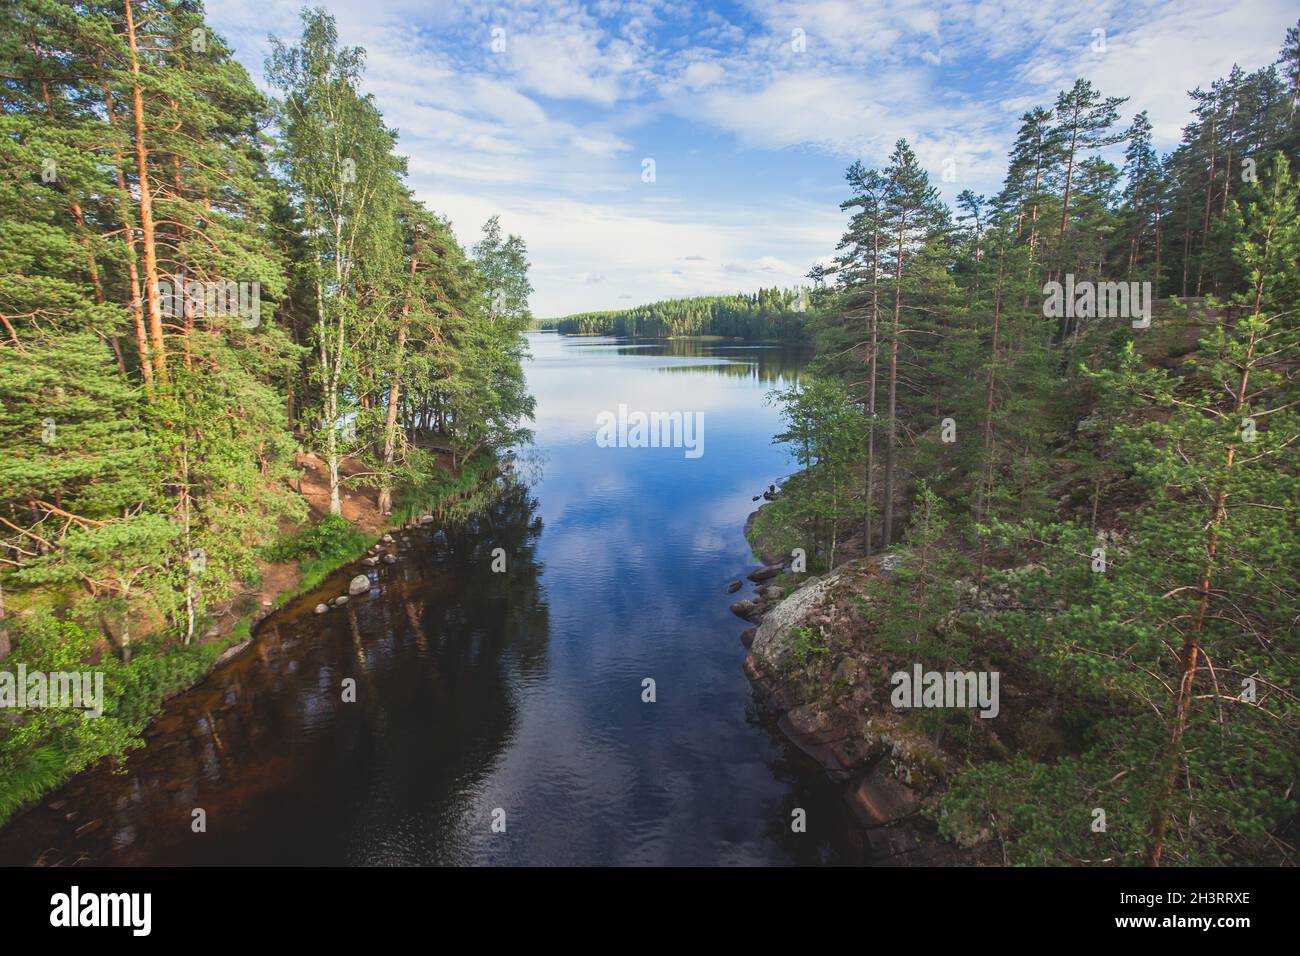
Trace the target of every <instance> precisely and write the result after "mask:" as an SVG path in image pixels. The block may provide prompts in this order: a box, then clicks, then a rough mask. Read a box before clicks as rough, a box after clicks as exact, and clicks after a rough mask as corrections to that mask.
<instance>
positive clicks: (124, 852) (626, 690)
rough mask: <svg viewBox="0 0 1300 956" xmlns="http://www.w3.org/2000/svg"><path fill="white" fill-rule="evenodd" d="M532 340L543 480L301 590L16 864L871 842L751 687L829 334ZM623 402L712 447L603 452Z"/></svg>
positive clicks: (681, 859) (592, 856)
mask: <svg viewBox="0 0 1300 956" xmlns="http://www.w3.org/2000/svg"><path fill="white" fill-rule="evenodd" d="M530 339H531V346H532V351H533V359H532V361H531V362H530V363H529V365H528V380H529V384H530V387H531V389H532V392H533V394H534V395H535V396H536V398H537V423H536V429H535V431H536V448H537V451H538V453H539V457H540V459H541V473H540V477H539V478H538V479H537V480H536V481H535V482H534V483H533V484H532V485H531V486H530V487H528V488H526V489H523V490H520V491H517V492H515V493H513V494H511V495H509V496H508V497H506V498H505V499H504V500H502V501H500V502H499V503H498V504H497V505H495V506H494V507H493V508H492V509H491V511H490V513H488V514H486V515H484V516H483V517H482V518H481V519H479V520H477V521H475V522H473V523H471V524H470V525H469V526H467V527H463V528H455V529H444V530H436V531H435V530H424V529H419V530H414V531H410V532H407V533H406V534H405V535H403V536H401V537H399V544H398V547H399V548H400V549H401V551H400V555H401V560H400V561H399V562H398V563H397V564H395V565H391V566H386V565H381V566H380V567H379V568H378V569H376V570H375V571H373V572H372V573H371V576H372V578H373V579H374V580H375V581H376V582H377V583H378V584H379V585H380V586H381V587H382V591H381V592H379V593H378V594H377V595H376V596H374V597H369V598H368V597H366V596H364V595H363V596H362V597H360V598H358V599H354V601H353V602H352V603H351V604H350V605H349V606H348V607H347V608H346V609H342V610H332V611H330V612H329V613H328V614H326V615H323V616H317V615H316V614H315V613H314V612H313V607H314V605H315V604H316V603H317V601H319V600H322V599H324V598H327V597H329V596H330V595H332V594H338V593H340V592H341V591H342V590H344V589H345V588H346V583H347V580H348V578H349V577H351V576H352V575H353V574H355V573H357V571H358V568H356V567H355V566H353V567H349V568H347V569H345V570H343V571H341V572H340V573H339V574H338V575H336V576H334V577H333V578H331V579H330V581H328V582H327V583H326V585H325V586H323V588H322V589H321V590H320V591H317V592H315V593H313V594H311V595H305V596H304V597H303V598H301V599H299V600H297V601H295V602H293V603H292V604H290V605H289V606H288V607H286V608H285V609H283V610H281V611H279V612H277V613H276V614H275V615H274V616H273V617H271V618H270V619H269V620H268V621H267V622H266V623H265V624H264V625H263V626H262V627H261V629H260V630H259V631H258V635H257V639H256V641H255V642H254V645H253V647H252V648H251V649H249V650H248V651H246V652H245V653H244V654H242V655H241V656H239V657H237V658H235V659H234V660H233V661H232V662H230V663H229V664H226V665H224V666H223V667H221V668H220V669H218V670H217V671H216V672H215V673H214V674H213V675H212V676H211V677H210V678H209V679H208V680H207V681H205V682H204V683H203V684H201V685H200V686H198V687H196V688H194V689H193V690H191V691H190V692H188V693H186V694H184V695H181V696H180V697H177V698H176V699H174V700H172V701H171V702H170V703H169V704H168V705H167V708H166V710H165V712H164V714H163V715H162V716H161V717H160V718H159V719H158V720H157V721H156V722H155V724H154V725H153V727H152V728H151V729H150V731H149V737H148V744H147V746H145V747H144V748H142V749H140V750H138V751H136V752H134V753H133V754H132V756H131V757H130V758H129V760H127V761H126V764H125V769H126V772H125V773H120V774H114V773H111V772H109V771H108V769H107V767H104V766H101V767H98V768H95V769H93V770H90V771H87V772H86V773H83V774H81V775H80V776H79V777H77V778H76V779H75V780H73V781H72V782H71V783H70V784H69V785H68V786H67V787H65V788H64V789H63V790H62V791H61V792H60V793H58V794H55V795H54V796H52V797H50V798H49V799H47V800H46V801H44V802H43V803H42V804H41V805H38V806H37V807H35V808H34V809H33V810H31V811H29V812H28V813H26V814H24V815H23V816H21V817H19V818H18V819H17V820H15V821H14V822H13V824H12V825H11V826H10V827H9V828H8V829H7V830H5V831H0V863H30V862H33V861H35V860H37V859H38V858H41V857H42V856H43V858H44V861H45V862H58V861H63V862H75V861H77V860H82V861H86V862H94V863H161V864H179V863H197V864H227V863H229V864H425V863H457V864H480V863H506V864H771V863H811V862H849V861H856V860H858V859H859V858H860V853H859V850H858V844H859V840H858V833H857V831H856V828H855V827H854V825H853V823H852V818H851V816H850V814H849V812H848V810H847V808H846V807H845V805H844V804H843V802H842V799H841V797H840V795H839V792H838V790H836V789H835V788H832V787H830V786H829V785H827V784H825V783H824V782H823V781H822V779H821V778H820V776H819V774H818V773H817V772H816V771H815V769H813V768H812V767H811V766H810V765H809V763H808V762H807V761H806V759H805V758H804V757H802V756H801V755H799V754H798V753H796V752H793V750H792V748H790V747H788V746H787V745H786V744H784V743H783V742H782V741H781V739H780V738H779V737H778V735H777V734H776V731H775V722H774V719H773V718H772V717H771V716H770V715H768V714H766V713H765V712H764V710H763V708H762V707H761V706H760V705H759V703H758V702H757V700H756V698H755V697H754V694H753V692H752V691H751V688H750V686H749V684H748V682H747V681H746V679H745V677H744V675H743V673H742V672H741V662H742V660H743V658H744V650H743V648H742V647H741V645H740V641H739V635H740V632H741V631H742V630H743V629H744V627H745V624H744V622H742V621H740V620H739V619H738V618H736V617H734V616H733V615H732V614H731V613H730V612H729V611H728V605H729V604H730V602H731V601H732V600H734V598H733V597H732V596H730V595H728V594H727V591H726V585H727V582H728V581H731V580H733V579H735V578H737V577H742V576H743V575H744V574H745V573H746V572H748V571H749V570H751V569H752V568H753V567H754V566H755V565H754V561H753V558H752V556H751V555H750V553H749V549H748V546H747V545H746V543H745V540H744V536H743V533H742V529H743V525H744V522H745V518H746V516H747V515H748V514H749V512H750V511H752V510H753V508H754V507H755V505H754V504H753V503H752V502H751V498H752V496H753V495H755V494H757V493H758V492H760V491H761V490H762V489H763V488H765V487H766V486H767V485H768V484H769V483H770V482H771V481H773V480H775V479H776V478H779V477H781V476H782V475H785V474H786V473H788V472H789V471H790V470H791V465H790V462H789V461H788V460H787V458H786V457H785V454H784V452H783V451H782V450H781V449H780V448H778V447H776V446H773V445H772V444H771V438H772V436H773V435H774V434H775V433H776V432H777V431H778V430H779V422H778V419H777V415H776V411H775V409H773V408H771V407H770V406H768V405H766V404H765V402H764V395H765V393H766V392H767V391H768V390H770V389H771V388H773V387H776V386H779V385H783V384H785V383H787V382H788V381H789V380H790V378H791V376H793V375H795V374H797V372H798V370H799V368H800V367H801V365H802V362H803V359H802V357H801V356H800V355H799V354H797V353H793V352H790V351H787V350H782V349H779V348H765V347H738V346H734V345H716V346H715V345H709V344H704V343H671V344H666V345H665V344H662V343H644V342H643V343H632V342H626V341H622V340H614V339H590V338H583V339H560V338H558V337H556V336H554V335H549V334H540V335H533V336H531V337H530ZM620 403H622V404H626V405H627V406H629V408H630V409H632V410H642V411H683V412H702V413H703V415H704V444H703V448H704V454H703V455H701V456H700V457H698V458H687V457H686V456H685V452H684V450H683V449H681V448H602V447H598V445H597V443H596V416H597V414H598V413H600V412H602V411H610V412H614V411H616V410H617V408H618V406H619V404H620ZM495 548H502V549H504V552H505V554H506V562H507V568H506V572H505V573H493V571H492V561H493V553H492V552H493V549H495ZM751 590H752V589H751V587H750V585H748V583H747V584H746V587H745V589H744V590H743V591H741V592H740V593H739V594H737V595H736V597H744V596H746V595H747V594H749V593H750V591H751ZM372 593H373V592H372ZM349 677H351V678H353V679H355V681H356V687H357V701H356V702H355V703H344V702H343V701H342V700H341V696H342V695H341V690H340V688H341V686H342V682H343V680H344V679H345V678H349ZM645 678H652V679H653V680H654V681H655V690H656V696H657V700H656V702H654V703H645V702H643V701H642V681H643V679H645ZM51 803H55V804H56V805H58V808H57V809H51V807H50V804H51ZM796 807H800V808H803V809H804V810H805V811H806V812H807V820H808V830H807V832H806V833H793V832H792V831H791V826H790V821H791V811H792V810H793V809H794V808H796ZM195 808H202V809H203V810H204V811H205V812H206V815H207V832H206V833H200V834H196V833H193V832H192V829H191V826H190V823H191V819H192V812H193V810H194V809H195ZM498 809H499V810H501V811H503V812H504V821H505V830H504V832H494V830H493V820H494V816H495V818H496V819H498V820H500V819H501V814H494V811H497V810H498ZM68 815H72V819H71V820H69V819H67V817H68ZM79 830H80V831H82V832H80V833H78V831H79Z"/></svg>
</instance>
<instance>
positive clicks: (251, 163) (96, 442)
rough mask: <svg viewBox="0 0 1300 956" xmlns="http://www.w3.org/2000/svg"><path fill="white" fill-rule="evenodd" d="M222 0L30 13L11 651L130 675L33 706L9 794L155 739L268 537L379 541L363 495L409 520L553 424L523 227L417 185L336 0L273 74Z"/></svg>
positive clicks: (0, 312)
mask: <svg viewBox="0 0 1300 956" xmlns="http://www.w3.org/2000/svg"><path fill="white" fill-rule="evenodd" d="M201 11H202V8H201V6H199V5H196V4H192V3H187V2H182V0H127V2H125V3H123V2H116V3H79V2H78V3H68V2H60V0H19V2H16V3H13V4H6V5H5V8H4V11H3V12H2V13H0V64H2V65H0V76H2V77H3V82H0V101H2V104H3V108H2V109H0V125H2V126H3V129H2V131H0V161H2V162H0V225H2V227H3V228H2V230H0V232H2V235H3V239H2V240H0V318H2V319H3V329H0V446H2V447H3V448H4V450H5V454H4V456H3V460H0V545H2V546H3V547H2V548H0V660H2V661H5V662H6V667H14V666H18V665H24V666H25V667H26V668H27V669H28V670H29V671H37V670H39V671H56V670H66V669H75V668H77V667H79V666H81V665H85V664H87V663H95V664H96V666H97V667H98V668H99V669H100V670H102V671H103V672H104V673H105V674H106V675H107V676H106V684H107V690H106V698H107V701H106V706H105V711H104V716H103V717H102V718H100V719H97V720H88V719H86V718H85V715H84V714H82V713H80V712H76V711H60V710H55V709H37V710H30V711H26V712H22V713H20V714H18V713H15V712H13V711H6V714H5V719H4V721H3V723H2V724H0V821H2V820H3V819H4V818H5V817H7V816H8V815H9V814H11V813H12V812H13V811H14V810H15V809H17V808H18V807H20V806H22V805H23V804H24V803H26V802H27V801H29V800H31V799H33V798H35V797H37V796H39V795H40V793H41V792H43V791H44V790H46V789H48V788H49V787H50V786H52V785H54V784H56V783H57V782H59V781H60V780H62V779H65V778H66V777H67V776H68V775H69V774H71V773H73V772H75V771H76V770H77V769H79V768H81V767H83V766H85V765H87V764H88V763H90V762H93V761H94V760H97V759H99V758H100V757H103V756H110V755H112V756H115V755H120V754H121V753H122V752H123V751H124V750H125V749H126V748H128V747H130V746H133V745H134V744H135V743H137V742H138V740H139V737H138V735H139V733H140V731H141V730H142V729H143V727H144V726H145V724H146V723H147V722H148V719H149V717H150V716H151V715H152V714H153V713H154V712H155V711H156V708H157V707H158V706H159V704H160V703H161V700H162V698H163V697H164V696H166V695H167V694H169V693H173V692H175V691H176V690H177V689H179V688H182V687H184V686H186V684H187V683H189V682H191V681H192V680H194V679H195V678H196V677H198V676H200V675H201V674H202V673H203V672H204V671H205V670H206V668H207V667H208V666H210V665H211V662H212V660H213V659H214V658H215V656H216V653H217V651H218V650H219V648H216V647H210V646H204V645H202V644H201V639H202V635H203V633H204V631H205V629H206V627H207V625H208V622H209V621H210V620H211V617H212V615H213V614H214V612H215V611H217V610H218V609H228V607H229V604H230V601H231V600H232V598H234V597H235V596H237V595H238V594H240V593H241V592H243V591H245V590H247V589H248V588H250V587H253V586H255V585H256V584H257V581H258V579H259V576H260V574H261V568H262V567H263V566H264V565H265V563H266V562H268V561H275V560H287V559H294V558H302V559H304V560H309V561H311V562H315V564H316V565H317V569H318V570H323V569H325V568H324V564H328V563H329V562H330V561H333V562H336V563H337V562H341V561H343V560H346V559H348V558H351V557H352V556H353V552H355V551H356V550H357V549H358V548H359V547H360V548H364V546H365V545H366V544H368V543H369V541H368V540H366V539H365V538H364V536H363V535H361V534H360V533H359V532H357V531H356V529H354V528H353V527H351V526H350V525H349V523H348V522H346V521H345V520H344V518H343V517H342V513H343V511H344V510H345V509H344V507H343V505H344V503H345V499H347V498H349V497H351V494H352V493H353V492H356V491H358V490H359V489H361V488H366V489H369V491H370V492H371V493H373V494H376V495H377V508H378V512H379V513H380V514H381V515H387V514H389V513H390V512H392V511H393V510H394V508H395V506H396V507H398V508H399V511H400V513H399V514H398V515H397V516H395V517H394V518H393V519H391V520H394V521H396V520H398V519H399V518H400V517H401V513H409V512H410V511H411V510H412V509H417V508H418V509H420V510H421V511H423V510H426V509H428V508H432V507H435V506H436V505H437V504H438V502H439V501H440V500H442V499H445V498H447V497H449V496H450V497H455V496H459V495H466V494H468V493H469V492H471V491H473V490H474V487H473V486H474V485H475V483H477V482H481V481H483V480H486V476H490V475H491V474H492V473H493V471H494V468H493V465H492V461H493V459H494V458H495V456H496V455H497V454H498V453H499V452H500V451H501V450H503V449H505V448H507V447H508V446H514V445H516V444H518V443H519V442H521V441H525V440H527V437H528V433H527V430H526V428H525V427H524V426H525V422H526V419H527V418H528V417H529V416H530V415H531V413H532V400H531V399H530V398H529V396H528V395H527V392H526V389H525V386H524V379H523V372H522V368H521V361H522V358H523V355H524V348H525V346H524V342H523V338H522V335H521V332H522V331H523V330H524V329H525V328H526V327H527V325H528V323H529V320H530V315H529V311H528V296H529V293H530V291H531V288H530V285H529V282H528V275H527V272H528V261H527V250H526V247H525V245H524V242H523V240H522V239H521V238H519V237H518V236H513V235H504V234H503V233H502V231H501V229H500V226H499V224H498V222H497V220H496V218H495V217H493V218H492V219H491V220H489V221H488V223H486V224H485V225H484V227H483V232H482V237H481V239H480V241H478V242H477V243H476V244H475V245H474V246H473V247H472V248H471V249H469V250H466V249H463V248H462V247H461V246H460V244H459V243H458V241H457V240H456V237H455V236H454V234H453V233H452V229H451V225H450V223H449V222H448V221H447V220H446V219H445V218H443V217H441V216H439V215H438V214H437V213H436V212H434V211H432V210H430V209H428V208H427V207H425V206H424V205H423V204H422V203H421V202H420V201H419V200H417V199H416V198H415V197H414V196H413V195H412V194H411V191H410V190H409V188H408V187H407V185H406V183H405V179H404V177H405V171H406V160H405V158H404V157H403V156H402V155H401V154H400V152H399V150H398V134H397V131H396V130H393V129H390V128H389V127H388V126H387V125H386V124H385V123H384V119H383V116H382V115H381V114H380V112H379V110H378V109H377V108H376V106H375V103H374V101H373V99H372V98H371V97H370V96H369V95H368V94H366V93H365V92H364V88H363V82H364V81H363V74H364V62H365V56H364V51H362V50H361V49H359V48H352V47H346V46H342V45H340V43H339V39H338V35H337V31H336V28H335V25H334V20H333V18H332V17H331V16H330V15H329V14H328V13H326V12H324V11H323V10H318V9H317V10H305V11H304V12H303V14H302V33H301V36H300V37H299V38H297V39H294V40H292V41H281V40H273V46H272V52H271V55H270V56H269V57H268V59H267V62H266V79H267V82H268V85H269V86H270V87H271V88H272V89H273V91H274V92H275V94H276V95H275V98H274V99H270V98H268V97H266V96H264V95H263V94H262V93H261V92H259V91H258V89H257V87H256V86H255V85H254V83H253V81H252V79H251V78H250V77H249V75H248V74H247V73H246V71H245V70H244V69H243V67H241V66H240V65H239V64H238V63H237V62H236V61H235V60H234V58H233V56H232V51H231V49H230V48H229V47H228V46H227V44H226V43H225V41H224V40H223V39H222V38H221V37H220V36H219V35H217V34H216V33H215V32H214V31H212V30H211V29H210V28H209V27H208V26H207V24H206V23H205V22H204V19H203V15H202V12H201ZM303 454H307V455H308V456H309V457H312V458H314V459H315V460H317V461H319V462H320V463H321V465H322V472H323V474H324V475H325V481H326V501H327V506H326V507H325V508H324V510H325V511H326V515H325V517H324V519H323V520H321V521H319V522H318V523H316V524H314V525H304V521H305V520H306V519H307V518H308V507H307V503H306V499H305V498H304V497H303V495H301V494H299V491H300V490H301V483H302V471H301V469H300V463H301V457H302V455H303ZM348 476H351V477H348ZM395 498H396V499H398V500H397V501H396V502H395ZM241 627H242V628H243V629H244V633H245V634H246V629H247V622H244V623H243V624H242V625H241ZM6 658H7V660H6Z"/></svg>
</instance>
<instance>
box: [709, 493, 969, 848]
mask: <svg viewBox="0 0 1300 956" xmlns="http://www.w3.org/2000/svg"><path fill="white" fill-rule="evenodd" d="M764 497H766V496H764ZM771 500H772V498H768V501H771ZM765 505H766V502H765V504H764V505H760V506H759V509H758V510H755V511H754V512H752V513H751V514H750V515H749V516H748V518H747V519H746V522H745V537H746V539H747V540H748V541H749V543H750V547H751V550H752V552H753V553H754V556H755V557H756V558H757V559H758V560H759V562H760V563H759V566H758V567H757V568H756V569H753V570H751V571H750V572H748V574H747V575H746V578H745V580H748V581H749V582H751V583H752V584H753V585H754V586H755V589H756V590H755V591H754V592H753V596H752V597H741V598H740V599H739V600H736V601H735V602H734V603H733V604H732V605H731V611H732V613H733V614H735V615H736V616H737V617H738V618H740V619H742V620H744V621H746V622H748V623H749V625H750V626H749V627H748V628H746V629H745V631H744V632H743V633H742V634H741V636H740V637H741V644H742V645H743V646H744V648H745V652H746V653H745V659H744V662H743V664H742V665H741V669H742V670H743V671H744V673H745V676H746V678H747V679H748V680H749V683H750V686H751V687H752V688H753V689H754V690H755V692H756V693H757V696H758V697H759V699H760V700H761V701H762V704H763V706H764V707H766V708H767V709H768V710H769V711H771V712H772V713H773V715H775V716H776V717H777V722H776V726H777V728H778V730H779V731H780V733H781V736H782V738H783V740H784V742H786V743H788V744H789V745H790V746H791V747H792V748H793V749H794V750H797V751H799V752H800V753H801V754H802V755H803V758H804V759H805V761H806V762H807V763H808V764H809V765H810V769H812V768H814V767H815V768H816V770H817V771H818V772H820V773H821V774H822V775H823V776H824V777H825V779H826V780H827V781H829V782H830V783H831V784H832V785H834V786H836V787H838V788H839V790H840V793H841V795H842V797H843V799H844V801H845V803H846V804H847V805H848V806H849V808H850V809H851V810H852V812H853V816H854V818H855V819H856V820H857V822H858V823H859V825H860V826H861V827H862V830H863V841H864V845H865V847H866V850H867V852H868V853H869V855H870V856H871V858H872V859H871V862H872V863H874V864H877V865H897V866H963V865H966V866H969V865H978V864H980V863H986V862H993V861H992V860H986V859H984V857H985V856H986V854H985V853H984V852H981V851H980V849H979V848H975V847H970V848H968V847H964V846H959V845H957V844H954V843H952V842H950V841H948V840H946V839H944V838H942V837H941V836H939V833H938V826H937V824H936V823H935V821H934V820H932V819H930V818H929V817H927V816H926V815H925V814H924V810H925V808H926V806H927V805H929V804H930V803H931V802H932V801H933V800H934V799H935V798H936V797H937V796H938V795H939V794H940V793H941V792H942V790H943V789H944V788H943V783H942V781H943V777H944V775H945V774H944V772H943V771H942V770H938V768H939V767H940V766H941V765H942V762H943V755H942V754H941V752H940V751H939V750H938V748H937V747H936V746H935V745H934V744H933V743H932V742H931V741H929V740H928V739H926V738H925V736H924V735H921V734H917V733H915V732H912V731H911V730H910V729H908V728H904V727H902V726H901V724H902V720H901V719H900V718H899V717H898V715H897V714H896V713H888V712H881V711H880V709H879V708H877V707H875V706H873V705H874V702H873V699H872V697H873V694H872V690H871V685H872V671H873V670H875V669H877V668H876V667H875V666H874V665H875V664H877V663H878V662H875V661H873V660H871V659H870V657H869V655H868V654H864V653H855V652H854V650H849V651H848V652H846V653H844V654H843V655H842V656H839V660H838V663H837V664H836V665H835V666H834V668H833V670H831V671H829V673H831V675H832V676H831V679H830V680H829V681H826V682H823V681H821V680H820V679H819V678H813V679H812V680H809V679H807V676H806V674H804V673H802V672H803V671H805V670H806V669H807V668H808V667H809V666H810V660H811V661H816V659H817V658H819V657H827V658H829V657H831V656H832V653H831V651H830V649H829V648H827V647H810V639H809V634H810V628H813V629H817V628H819V624H820V622H821V621H822V620H823V619H824V618H826V617H827V616H835V615H836V614H837V613H838V611H839V605H840V603H841V601H842V599H843V598H845V597H847V595H846V594H843V593H841V592H842V591H843V590H844V585H845V581H844V578H845V577H846V576H849V575H854V576H861V577H863V578H870V577H873V576H874V577H880V576H883V575H888V574H889V573H890V571H889V569H888V567H887V566H886V567H882V562H881V561H880V560H879V558H878V557H874V556H873V557H871V558H865V559H864V558H857V559H851V560H849V561H845V562H844V563H842V564H840V565H838V566H836V567H835V568H834V569H832V570H830V571H827V572H826V573H824V574H820V575H811V574H806V573H799V574H795V573H792V572H791V570H790V568H791V556H790V555H784V554H777V553H774V552H772V551H768V550H764V549H763V547H762V542H755V540H754V538H753V535H752V529H753V526H754V521H755V519H756V518H757V516H758V514H759V511H761V510H762V508H763V507H765ZM737 584H738V582H736V581H733V582H732V584H731V585H730V586H729V588H728V590H729V593H731V594H736V592H738V591H739V590H740V587H738V586H737ZM741 586H743V584H742V585H741ZM869 640H870V639H869V636H867V638H866V641H867V643H868V644H869ZM838 650H840V649H839V648H836V651H838ZM812 666H815V665H812ZM819 676H820V675H819ZM935 770H938V772H933V771H935Z"/></svg>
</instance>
